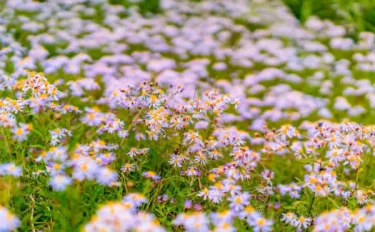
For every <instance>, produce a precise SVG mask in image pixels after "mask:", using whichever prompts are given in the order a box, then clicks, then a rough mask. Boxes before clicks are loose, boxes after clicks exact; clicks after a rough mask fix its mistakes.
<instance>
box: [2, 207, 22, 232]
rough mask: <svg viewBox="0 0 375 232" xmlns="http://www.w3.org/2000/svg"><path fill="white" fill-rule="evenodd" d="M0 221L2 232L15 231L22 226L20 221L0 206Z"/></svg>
mask: <svg viewBox="0 0 375 232" xmlns="http://www.w3.org/2000/svg"><path fill="white" fill-rule="evenodd" d="M0 220H1V223H0V231H4V232H7V231H13V230H15V229H17V228H18V227H19V226H20V224H21V222H20V220H19V219H18V218H17V217H16V216H15V215H14V214H12V213H11V212H10V211H9V210H8V209H6V208H5V207H3V206H0Z"/></svg>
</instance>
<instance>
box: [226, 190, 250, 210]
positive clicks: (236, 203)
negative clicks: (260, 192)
mask: <svg viewBox="0 0 375 232" xmlns="http://www.w3.org/2000/svg"><path fill="white" fill-rule="evenodd" d="M228 200H229V201H230V202H231V203H230V204H229V206H230V208H231V209H232V210H234V212H240V211H241V210H243V209H244V208H245V206H247V205H248V204H250V194H249V193H248V192H243V193H240V194H232V196H230V197H229V199H228Z"/></svg>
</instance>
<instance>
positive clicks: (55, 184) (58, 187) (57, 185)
mask: <svg viewBox="0 0 375 232" xmlns="http://www.w3.org/2000/svg"><path fill="white" fill-rule="evenodd" d="M49 184H50V185H51V187H52V188H53V189H54V190H55V191H64V190H65V189H66V187H67V186H68V185H70V184H72V179H70V178H69V177H67V176H66V175H63V174H59V175H54V176H53V177H51V179H50V181H49Z"/></svg>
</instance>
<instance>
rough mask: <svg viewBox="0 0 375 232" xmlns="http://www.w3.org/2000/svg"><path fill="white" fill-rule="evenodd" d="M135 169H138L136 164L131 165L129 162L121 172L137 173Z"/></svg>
mask: <svg viewBox="0 0 375 232" xmlns="http://www.w3.org/2000/svg"><path fill="white" fill-rule="evenodd" d="M135 169H136V166H135V164H132V163H129V162H127V163H125V164H124V165H123V166H122V167H121V171H123V172H133V171H135Z"/></svg>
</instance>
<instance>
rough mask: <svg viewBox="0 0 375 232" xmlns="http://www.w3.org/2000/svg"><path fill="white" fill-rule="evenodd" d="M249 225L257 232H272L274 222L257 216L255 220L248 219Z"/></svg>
mask: <svg viewBox="0 0 375 232" xmlns="http://www.w3.org/2000/svg"><path fill="white" fill-rule="evenodd" d="M248 223H249V225H251V226H252V227H253V230H254V231H255V232H268V231H272V225H273V222H272V221H271V220H268V219H265V218H264V217H262V216H257V217H255V218H249V219H248Z"/></svg>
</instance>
